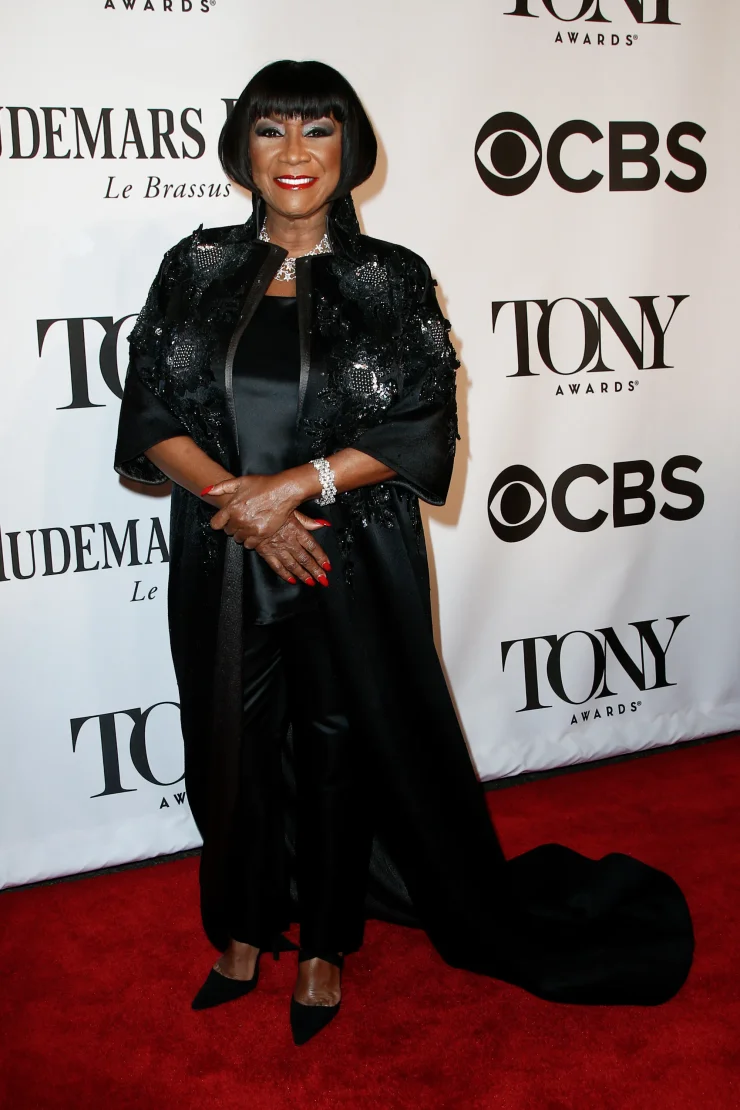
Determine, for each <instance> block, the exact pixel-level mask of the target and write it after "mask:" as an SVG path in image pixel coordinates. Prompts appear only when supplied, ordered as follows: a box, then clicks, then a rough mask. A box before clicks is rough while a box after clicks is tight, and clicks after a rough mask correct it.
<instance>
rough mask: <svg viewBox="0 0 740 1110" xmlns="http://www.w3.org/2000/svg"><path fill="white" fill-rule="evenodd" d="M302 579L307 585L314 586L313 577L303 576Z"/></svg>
mask: <svg viewBox="0 0 740 1110" xmlns="http://www.w3.org/2000/svg"><path fill="white" fill-rule="evenodd" d="M304 581H305V583H306V585H307V586H315V585H316V583H315V582H314V580H313V578H305V579H304Z"/></svg>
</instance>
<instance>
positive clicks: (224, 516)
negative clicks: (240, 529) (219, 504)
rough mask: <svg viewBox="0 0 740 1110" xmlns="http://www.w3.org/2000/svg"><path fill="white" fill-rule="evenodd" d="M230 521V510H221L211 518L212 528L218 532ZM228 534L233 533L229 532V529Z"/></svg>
mask: <svg viewBox="0 0 740 1110" xmlns="http://www.w3.org/2000/svg"><path fill="white" fill-rule="evenodd" d="M228 519H229V512H228V510H227V509H219V510H218V512H217V513H216V514H215V515H214V516H212V517H211V528H215V529H216V531H218V530H219V528H223V527H224V525H225V524H226V523H227V521H228ZM226 533H227V535H231V532H229V530H228V528H227V529H226Z"/></svg>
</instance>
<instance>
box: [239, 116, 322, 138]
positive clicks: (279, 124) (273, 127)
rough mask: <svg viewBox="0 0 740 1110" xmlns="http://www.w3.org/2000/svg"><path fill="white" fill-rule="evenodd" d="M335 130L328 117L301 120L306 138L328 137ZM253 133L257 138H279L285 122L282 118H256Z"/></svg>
mask: <svg viewBox="0 0 740 1110" xmlns="http://www.w3.org/2000/svg"><path fill="white" fill-rule="evenodd" d="M335 131H336V124H335V123H334V121H333V120H331V119H329V118H328V117H325V118H323V119H320V120H305V121H304V122H303V135H304V138H307V139H314V138H317V139H320V138H329V137H330V136H331V135H333V134H335ZM254 133H255V135H256V136H257V138H259V139H263V138H264V139H275V138H278V139H281V138H283V137H284V136H285V123H284V122H283V121H282V120H281V121H278V120H272V119H264V118H263V119H258V120H257V121H256V123H255V124H254Z"/></svg>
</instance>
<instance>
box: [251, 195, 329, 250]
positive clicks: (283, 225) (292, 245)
mask: <svg viewBox="0 0 740 1110" xmlns="http://www.w3.org/2000/svg"><path fill="white" fill-rule="evenodd" d="M328 211H329V209H328V205H327V206H325V207H324V208H320V209H319V211H318V212H312V213H311V215H310V216H301V217H297V218H291V217H289V216H282V215H280V213H279V212H275V211H273V210H272V209H269V208H268V210H267V218H266V221H265V223H266V226H267V234H268V235H269V236H270V242H272V243H275V244H277V246H279V247H283V248H284V249H285V250H287V252H288V254H289V255H301V254H307V253H308V251H311V250H313V248H314V247H315V246H316V245H317V244H318V243H320V242H321V240H322V238H323V235H324V232H325V231H326V217H327V215H328Z"/></svg>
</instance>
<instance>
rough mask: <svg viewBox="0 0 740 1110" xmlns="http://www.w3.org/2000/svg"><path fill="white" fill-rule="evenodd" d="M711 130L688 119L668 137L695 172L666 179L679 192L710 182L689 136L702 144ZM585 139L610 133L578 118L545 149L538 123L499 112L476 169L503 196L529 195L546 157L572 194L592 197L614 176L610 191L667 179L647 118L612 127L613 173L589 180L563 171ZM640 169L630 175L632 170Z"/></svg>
mask: <svg viewBox="0 0 740 1110" xmlns="http://www.w3.org/2000/svg"><path fill="white" fill-rule="evenodd" d="M705 135H706V131H705V130H704V128H703V127H700V125H699V124H698V123H691V122H689V121H684V122H682V123H677V124H675V126H673V127H672V128H671V129H670V131H669V132H668V134H667V136H666V141H665V147H666V152H667V153H668V155H669V156H670V157H671V158H672V159H673V160H674V161H676V162H678V163H680V164H682V165H684V166H688V167H689V168H690V169H691V170H693V176H689V177H686V176H683V175H679V174H677V173H676V172H675V171H674V170H673V169H671V170H669V172H668V173H667V174H666V176H665V178H664V181H665V184H666V185H668V186H669V187H670V188H671V189H675V190H676V192H679V193H695V192H696V190H697V189H700V188H701V187H702V185H703V184H704V182H705V181H706V178H707V166H706V162H705V161H704V159H703V158H702V157H701V155H700V154H699V153H698V151H696V150H694V149H692V148H691V147H687V146H684V145H683V143H682V141H681V140H682V139H685V138H686V137H689V138H691V139H694V140H695V141H696V142H701V141H702V139H703V138H704V136H705ZM574 138H575V139H576V141H578V140H580V142H581V143H582V142H583V141H584V139H585V140H586V141H587V142H589V143H591V145H592V146H593V145H595V144H596V143H598V142H600V141H601V140H602V139H603V138H604V133H603V132H602V131H600V130H599V128H598V127H597V126H596V125H595V124H593V123H589V122H588V121H587V120H582V119H573V120H568V121H567V122H566V123H561V124H560V126H559V127H556V128H555V130H554V131H553V133H552V135H551V136H550V139H549V140H548V143H547V149H546V150H543V145H542V141H541V139H540V137H539V135H538V134H537V132H536V131H535V129H534V127H533V126H532V124H531V123H530V122H529V120H528V119H526V118H525V117H524V116H520V115H519V113H518V112H498V113H497V114H496V115H495V116H491V118H490V119H489V120H487V121H486V123H484V124H483V126H482V127H481V129H480V131H479V132H478V137H477V138H476V140H475V166H476V169H477V170H478V173H479V175H480V178H481V180H482V181H483V183H484V185H486V186H487V187H488V188H489V189H491V191H492V192H494V193H498V194H499V196H504V197H514V196H518V195H519V194H520V193H523V192H525V191H526V190H527V189H528V188H529V187H530V185H533V184H534V182H535V181H536V179H537V177H538V176H539V172H540V170H541V168H542V162H543V159H544V160H545V161H546V162H547V168H548V171H549V173H550V176H551V178H552V179H553V181H554V182H555V184H556V185H559V186H560V188H561V189H565V190H566V191H567V192H569V193H587V192H590V190H591V189H595V188H596V186H597V185H598V184H599V182H600V181H602V180H603V179H604V177H605V176H608V180H609V190H610V192H647V191H648V190H650V189H654V188H655V186H656V185H657V184H658V183H659V182H660V180H661V174H662V171H661V167H660V163H659V162H658V159H657V158H656V157H655V153H656V151H657V150H658V147H659V146H660V134H659V132H658V129H657V127H655V126H654V125H653V124H652V123H646V122H645V121H642V120H635V121H627V122H626V121H615V122H612V123H610V124H609V138H608V170H607V174H606V175H605V174H603V173H601V172H600V171H599V170H595V169H594V170H591V172H590V173H587V174H586V175H585V176H584V177H573V176H571V174H569V173H568V172H567V171H566V170H565V169H564V168H563V162H562V155H563V149H564V147H565V145H566V143H567V142H568V141H569V140H572V139H574ZM628 166H633V167H637V169H636V170H635V172H630V173H628V172H627V167H628Z"/></svg>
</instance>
